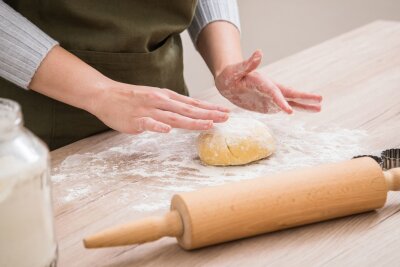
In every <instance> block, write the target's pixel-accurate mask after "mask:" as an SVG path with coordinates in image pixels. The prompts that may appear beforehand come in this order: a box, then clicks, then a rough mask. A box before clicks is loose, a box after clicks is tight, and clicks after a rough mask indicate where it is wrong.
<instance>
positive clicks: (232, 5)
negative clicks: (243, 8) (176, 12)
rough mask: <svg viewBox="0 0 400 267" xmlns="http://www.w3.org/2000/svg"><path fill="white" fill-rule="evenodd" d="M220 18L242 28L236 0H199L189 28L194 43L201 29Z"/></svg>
mask: <svg viewBox="0 0 400 267" xmlns="http://www.w3.org/2000/svg"><path fill="white" fill-rule="evenodd" d="M218 20H223V21H227V22H230V23H232V24H233V25H235V26H236V27H237V28H238V29H239V30H240V19H239V9H238V5H237V2H236V0H199V1H198V4H197V7H196V11H195V15H194V18H193V21H192V24H191V25H190V27H189V28H188V31H189V35H190V38H191V39H192V41H193V43H194V44H195V45H196V42H197V38H198V36H199V34H200V32H201V30H202V29H203V28H204V27H205V26H206V25H207V24H209V23H211V22H213V21H218Z"/></svg>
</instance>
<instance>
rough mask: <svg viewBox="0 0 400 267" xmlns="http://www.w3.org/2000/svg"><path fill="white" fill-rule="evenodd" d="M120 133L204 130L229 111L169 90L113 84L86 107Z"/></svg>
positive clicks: (220, 120)
mask: <svg viewBox="0 0 400 267" xmlns="http://www.w3.org/2000/svg"><path fill="white" fill-rule="evenodd" d="M89 112H91V113H92V114H94V115H95V116H96V117H98V118H99V119H100V120H101V121H103V122H104V123H105V124H106V125H107V126H109V127H110V128H112V129H114V130H117V131H119V132H123V133H130V134H138V133H142V132H144V131H152V132H161V133H167V132H169V131H170V130H171V128H182V129H189V130H207V129H210V128H211V127H212V125H213V122H224V121H226V120H227V119H228V112H229V110H228V109H226V108H224V107H221V106H217V105H213V104H210V103H207V102H203V101H200V100H196V99H193V98H190V97H187V96H183V95H180V94H178V93H175V92H174V91H171V90H168V89H160V88H155V87H148V86H136V85H130V84H124V83H117V82H115V83H113V85H112V86H111V87H110V88H104V89H103V90H101V91H100V92H99V93H98V95H97V97H96V98H95V100H94V101H93V102H92V105H91V108H90V110H89Z"/></svg>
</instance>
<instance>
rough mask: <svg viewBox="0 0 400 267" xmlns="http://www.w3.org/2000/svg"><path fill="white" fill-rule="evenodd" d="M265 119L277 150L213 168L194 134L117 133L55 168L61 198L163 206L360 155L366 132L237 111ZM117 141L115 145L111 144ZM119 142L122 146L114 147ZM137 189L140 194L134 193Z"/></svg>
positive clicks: (139, 208)
mask: <svg viewBox="0 0 400 267" xmlns="http://www.w3.org/2000/svg"><path fill="white" fill-rule="evenodd" d="M236 116H239V117H248V118H250V117H251V118H255V119H258V120H260V121H261V122H263V123H265V124H266V125H267V126H268V127H269V128H270V129H271V131H272V132H273V135H274V136H275V138H276V140H277V150H276V152H275V154H273V155H272V156H270V157H269V158H267V159H264V160H261V161H258V162H255V163H253V164H249V165H246V166H236V167H235V166H231V167H212V166H204V165H202V164H201V162H200V160H199V158H198V156H197V151H196V147H195V141H196V137H197V135H198V134H199V133H198V132H192V131H185V130H173V131H172V132H171V133H170V134H156V133H144V134H142V135H141V136H140V137H139V138H138V137H135V136H130V135H119V140H118V141H114V139H112V140H111V141H110V145H111V146H113V147H111V148H110V149H107V150H103V151H98V152H91V153H83V154H75V155H72V156H69V157H67V158H66V159H65V160H64V161H63V162H62V163H61V165H60V166H59V168H56V169H53V173H52V174H53V175H52V180H53V183H55V184H57V183H60V182H61V181H63V180H65V179H68V181H69V184H72V187H70V188H62V189H61V190H62V191H61V192H59V193H61V194H62V195H61V198H62V200H63V201H64V202H70V201H73V200H76V199H80V198H85V197H89V196H99V195H100V196H101V195H105V194H109V193H114V194H117V196H118V197H117V198H118V200H117V203H118V205H130V206H131V208H132V210H134V211H138V212H154V211H156V210H160V209H166V208H168V206H169V203H170V199H171V197H172V195H173V194H174V193H176V192H187V191H192V190H195V189H197V188H200V187H204V186H213V185H219V184H223V183H226V182H232V181H239V180H243V179H251V178H256V177H258V176H261V175H266V174H272V173H276V172H281V171H285V170H289V169H294V168H299V167H304V166H311V165H316V164H320V163H326V162H335V161H341V160H345V159H350V158H352V157H353V156H355V155H359V154H364V153H367V152H370V151H368V148H367V147H365V146H364V145H363V140H364V138H365V137H366V136H367V134H366V132H365V131H362V130H348V129H343V128H338V127H333V126H329V127H327V126H324V127H319V128H315V127H310V126H309V125H305V124H304V123H302V122H301V121H296V120H294V119H292V118H291V117H290V116H285V115H279V114H278V115H274V116H265V115H257V114H254V113H252V114H249V113H247V112H243V113H239V114H236ZM114 143H115V144H114ZM121 143H123V144H124V145H123V146H121V145H118V144H121ZM138 192H140V193H138Z"/></svg>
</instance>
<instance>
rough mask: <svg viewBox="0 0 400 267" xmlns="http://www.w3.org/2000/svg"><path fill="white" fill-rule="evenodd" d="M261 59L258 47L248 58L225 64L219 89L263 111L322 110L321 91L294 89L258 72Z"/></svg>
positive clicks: (232, 99) (243, 104)
mask: <svg viewBox="0 0 400 267" xmlns="http://www.w3.org/2000/svg"><path fill="white" fill-rule="evenodd" d="M261 59H262V53H261V51H259V50H257V51H256V52H254V53H253V55H252V56H251V57H250V58H249V59H248V60H245V61H243V62H241V63H238V64H233V65H229V66H227V67H225V69H223V71H222V72H221V73H220V74H218V75H217V76H216V78H215V84H216V86H217V88H218V90H219V92H220V93H221V94H222V95H223V96H224V97H225V98H227V99H228V100H229V101H230V102H232V103H233V104H235V105H237V106H239V107H241V108H244V109H247V110H251V111H256V112H260V113H277V112H279V111H281V110H283V111H284V112H286V113H288V114H291V113H292V112H293V109H300V110H304V111H309V112H319V111H320V110H321V101H322V97H321V96H320V95H317V94H312V93H306V92H301V91H297V90H294V89H292V88H290V87H287V86H284V85H282V84H279V83H276V82H274V81H273V80H271V79H270V78H268V77H267V76H266V75H264V74H261V73H259V72H257V71H256V68H257V67H258V66H259V65H260V62H261Z"/></svg>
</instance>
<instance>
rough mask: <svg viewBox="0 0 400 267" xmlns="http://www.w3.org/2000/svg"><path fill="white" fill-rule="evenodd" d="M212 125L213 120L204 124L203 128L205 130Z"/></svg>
mask: <svg viewBox="0 0 400 267" xmlns="http://www.w3.org/2000/svg"><path fill="white" fill-rule="evenodd" d="M212 125H213V122H212V121H207V122H206V123H204V124H203V129H204V130H207V129H210V128H211V127H212Z"/></svg>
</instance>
